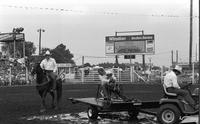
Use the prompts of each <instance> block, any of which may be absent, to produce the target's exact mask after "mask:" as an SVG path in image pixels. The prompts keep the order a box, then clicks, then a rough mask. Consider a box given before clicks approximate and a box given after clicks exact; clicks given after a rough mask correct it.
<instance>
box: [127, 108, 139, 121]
mask: <svg viewBox="0 0 200 124" xmlns="http://www.w3.org/2000/svg"><path fill="white" fill-rule="evenodd" d="M138 114H139V112H138V111H137V110H133V111H128V115H129V117H130V118H131V119H137V116H138Z"/></svg>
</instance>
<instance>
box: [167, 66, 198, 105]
mask: <svg viewBox="0 0 200 124" xmlns="http://www.w3.org/2000/svg"><path fill="white" fill-rule="evenodd" d="M181 73H182V68H181V67H180V66H178V65H176V66H175V68H174V69H172V71H170V72H168V73H167V74H166V76H165V77H164V85H165V86H166V90H167V92H169V93H175V94H177V95H178V96H181V97H183V98H184V100H185V101H186V102H187V103H189V104H190V105H191V106H192V107H193V108H194V109H198V106H197V105H196V104H195V101H194V100H193V98H192V97H191V95H190V93H189V91H187V90H184V89H181V87H180V86H179V84H178V81H177V76H179V75H180V74H181Z"/></svg>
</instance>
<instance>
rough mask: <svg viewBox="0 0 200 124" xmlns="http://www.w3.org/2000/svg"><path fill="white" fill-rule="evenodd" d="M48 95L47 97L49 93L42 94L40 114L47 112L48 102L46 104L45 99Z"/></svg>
mask: <svg viewBox="0 0 200 124" xmlns="http://www.w3.org/2000/svg"><path fill="white" fill-rule="evenodd" d="M46 95H47V91H46V90H45V91H43V92H41V95H40V96H41V99H42V103H41V109H40V112H45V111H46V102H45V98H46Z"/></svg>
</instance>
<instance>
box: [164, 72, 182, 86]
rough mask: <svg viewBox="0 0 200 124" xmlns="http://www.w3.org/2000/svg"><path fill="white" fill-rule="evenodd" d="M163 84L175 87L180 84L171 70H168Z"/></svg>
mask: <svg viewBox="0 0 200 124" xmlns="http://www.w3.org/2000/svg"><path fill="white" fill-rule="evenodd" d="M164 84H165V86H166V87H175V88H178V89H180V86H179V84H178V81H177V76H176V74H175V73H174V72H173V71H170V72H168V73H167V74H166V76H165V77H164Z"/></svg>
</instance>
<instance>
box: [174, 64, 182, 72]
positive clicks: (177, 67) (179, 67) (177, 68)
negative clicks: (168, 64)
mask: <svg viewBox="0 0 200 124" xmlns="http://www.w3.org/2000/svg"><path fill="white" fill-rule="evenodd" d="M173 70H174V71H177V72H179V73H182V67H181V66H179V65H176V66H175V68H174V69H173Z"/></svg>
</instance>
